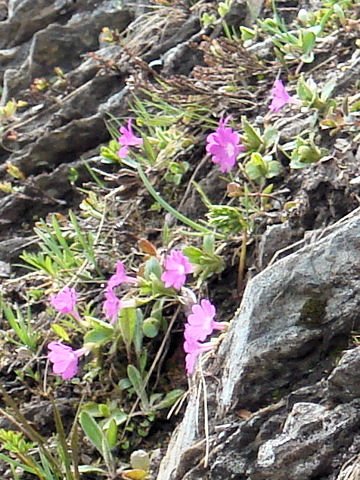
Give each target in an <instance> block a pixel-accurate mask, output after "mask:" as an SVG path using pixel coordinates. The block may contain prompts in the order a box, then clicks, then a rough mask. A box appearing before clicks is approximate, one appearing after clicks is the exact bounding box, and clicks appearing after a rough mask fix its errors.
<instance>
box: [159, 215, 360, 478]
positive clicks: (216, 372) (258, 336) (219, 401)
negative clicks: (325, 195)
mask: <svg viewBox="0 0 360 480" xmlns="http://www.w3.org/2000/svg"><path fill="white" fill-rule="evenodd" d="M359 238H360V212H359V210H357V211H356V212H354V213H353V214H352V215H349V216H348V218H346V219H344V220H343V221H342V222H339V224H338V225H335V226H334V227H333V228H332V229H331V231H330V232H328V235H327V236H326V237H325V238H321V239H319V240H317V241H315V242H314V243H312V244H310V245H307V246H306V247H304V248H302V249H301V250H299V251H297V252H296V253H294V254H292V255H289V256H288V257H285V258H284V259H282V260H279V261H278V262H277V263H275V264H274V265H272V266H270V267H268V268H266V269H265V270H264V271H262V272H261V273H260V274H259V275H257V276H256V277H254V278H253V279H252V280H251V281H250V282H249V284H248V285H247V287H246V290H245V293H244V297H243V300H242V304H241V306H240V309H239V311H238V313H237V314H236V315H235V317H234V319H233V320H232V322H231V325H230V329H229V332H228V334H227V336H226V337H225V339H224V340H223V341H222V343H221V345H220V348H219V350H218V352H217V353H216V355H215V359H213V360H211V361H210V362H209V361H208V362H207V364H206V368H205V367H204V366H203V371H204V372H206V373H209V374H210V375H209V376H206V382H207V403H208V419H209V461H208V467H207V468H204V457H205V443H204V441H203V443H202V444H201V442H200V444H199V440H200V439H203V438H204V434H203V430H202V427H201V426H202V425H203V424H204V411H203V409H202V408H201V407H200V406H201V405H202V401H201V400H199V398H201V395H202V393H201V391H200V388H201V382H198V381H196V382H195V383H194V385H193V386H192V388H191V389H190V399H189V406H188V408H187V410H186V412H185V415H184V419H183V421H182V423H181V424H180V425H179V427H178V429H177V430H176V431H175V433H174V435H173V437H172V439H171V441H170V444H169V448H168V453H167V454H166V456H165V458H164V460H163V461H162V463H161V466H160V472H159V476H158V480H165V479H166V480H168V479H170V478H171V479H172V480H177V479H185V478H186V479H187V480H195V479H197V480H199V479H207V478H216V479H217V480H218V479H222V478H224V479H227V478H234V479H235V478H236V479H241V480H242V479H244V480H245V479H246V480H248V479H251V480H264V479H265V478H266V479H269V480H271V479H274V480H281V479H284V480H285V479H289V478H291V479H297V480H305V479H308V478H313V477H312V475H315V474H318V473H319V472H325V471H327V470H329V469H330V470H332V469H335V468H336V467H335V466H337V467H339V465H341V461H342V459H344V458H345V457H346V456H345V457H344V452H343V451H342V450H341V451H340V445H345V444H346V445H348V444H350V443H351V441H352V439H353V438H354V435H355V433H353V434H350V433H349V431H354V432H355V431H356V428H358V426H359V421H360V410H359V405H358V401H357V400H355V398H356V397H357V396H358V387H355V388H354V389H353V391H352V387H350V386H349V384H350V377H349V376H350V375H351V372H353V371H354V368H356V366H357V363H358V362H359V360H358V355H359V353H358V352H357V351H356V353H351V352H350V353H348V354H347V355H346V356H345V357H344V359H343V361H342V362H341V363H340V364H339V366H338V367H337V369H335V370H334V372H333V374H332V375H330V377H329V380H328V382H326V383H325V384H322V383H319V384H318V386H312V384H314V383H316V382H317V381H318V380H320V379H321V377H322V373H321V372H322V369H323V370H328V369H331V366H332V364H333V361H334V349H335V348H336V347H337V346H338V345H339V344H341V342H343V344H346V341H347V338H348V335H349V334H350V332H351V330H352V329H353V328H356V325H357V324H358V311H359V303H360V300H359V298H360V285H359V282H358V275H359V271H360V267H359V265H360V240H359ZM316 372H318V373H317V374H316ZM215 378H217V379H218V380H217V381H216V382H215V381H212V379H215ZM354 380H355V382H356V377H355V379H354ZM346 382H347V384H348V391H347V390H346V388H345V385H346ZM290 384H291V385H292V388H293V389H294V390H296V386H298V387H302V388H300V390H299V391H298V392H297V393H296V394H295V396H292V398H293V399H294V400H295V398H296V396H297V395H298V398H301V397H303V399H304V400H301V401H300V403H299V402H297V406H296V404H295V405H294V406H293V409H292V413H290V414H288V413H287V412H286V403H281V402H280V404H275V405H274V406H272V405H271V404H272V402H273V395H274V393H276V395H279V392H281V390H283V392H284V393H285V392H286V388H287V386H288V385H290ZM198 385H199V386H198ZM349 390H351V392H350V391H349ZM343 391H344V393H345V395H344V396H341V395H340V394H339V393H340V392H343ZM293 395H294V394H293ZM319 397H320V398H322V400H323V402H325V401H331V402H332V405H334V401H336V402H346V401H348V402H350V403H348V404H344V405H340V406H336V405H335V406H331V405H329V406H327V405H325V404H324V405H318V404H317V401H318V398H319ZM289 398H290V397H289ZM353 399H354V400H353ZM314 400H315V402H314ZM304 402H306V403H304ZM351 402H352V403H351ZM266 405H269V406H268V407H266V408H264V409H262V410H261V407H263V406H266ZM289 406H290V404H289ZM259 408H260V410H258V409H259ZM239 409H247V410H249V409H250V410H252V411H254V410H258V413H256V414H254V415H253V416H252V417H251V418H250V419H249V420H246V421H244V422H242V423H240V424H239V425H238V427H237V428H236V429H235V432H231V429H229V428H228V427H227V428H226V429H225V430H224V431H223V432H222V434H221V435H220V434H219V433H218V431H219V429H221V426H222V425H223V424H225V425H227V424H229V422H231V421H232V419H234V414H235V417H236V416H237V415H236V412H238V411H239ZM285 420H286V421H285ZM284 422H285V424H284ZM283 424H284V427H282V425H283ZM195 425H198V426H199V427H198V429H196V427H195ZM345 438H347V440H346V441H345ZM199 445H201V447H199V448H197V449H196V446H199ZM335 454H337V457H336V461H335V459H333V457H334V455H335ZM189 459H190V460H189ZM344 461H345V460H344ZM334 465H335V466H334ZM334 471H335V470H334ZM325 478H335V477H325Z"/></svg>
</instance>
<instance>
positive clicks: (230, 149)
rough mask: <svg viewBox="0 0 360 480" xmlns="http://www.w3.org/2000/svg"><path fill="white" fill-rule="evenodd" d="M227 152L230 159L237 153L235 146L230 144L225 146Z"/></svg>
mask: <svg viewBox="0 0 360 480" xmlns="http://www.w3.org/2000/svg"><path fill="white" fill-rule="evenodd" d="M225 151H226V154H227V156H228V157H232V156H233V155H234V153H235V148H234V145H233V144H232V143H229V142H228V143H227V144H226V146H225Z"/></svg>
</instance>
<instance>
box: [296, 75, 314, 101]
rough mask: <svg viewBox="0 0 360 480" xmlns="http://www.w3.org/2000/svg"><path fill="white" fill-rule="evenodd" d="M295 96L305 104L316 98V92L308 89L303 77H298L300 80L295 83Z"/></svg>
mask: <svg viewBox="0 0 360 480" xmlns="http://www.w3.org/2000/svg"><path fill="white" fill-rule="evenodd" d="M296 90H297V95H298V97H299V98H300V100H303V101H305V102H312V101H313V99H314V98H315V97H316V93H317V92H316V90H314V89H312V88H310V86H309V85H308V84H307V83H306V82H305V79H304V76H303V75H300V78H299V80H298V82H297V89H296Z"/></svg>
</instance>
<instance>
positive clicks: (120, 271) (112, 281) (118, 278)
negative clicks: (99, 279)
mask: <svg viewBox="0 0 360 480" xmlns="http://www.w3.org/2000/svg"><path fill="white" fill-rule="evenodd" d="M121 283H137V280H136V278H133V277H129V275H126V274H125V267H124V264H123V263H122V262H121V261H120V260H118V261H117V263H116V272H115V273H114V275H111V277H110V278H109V281H108V283H107V288H111V289H112V288H114V287H117V286H118V285H120V284H121Z"/></svg>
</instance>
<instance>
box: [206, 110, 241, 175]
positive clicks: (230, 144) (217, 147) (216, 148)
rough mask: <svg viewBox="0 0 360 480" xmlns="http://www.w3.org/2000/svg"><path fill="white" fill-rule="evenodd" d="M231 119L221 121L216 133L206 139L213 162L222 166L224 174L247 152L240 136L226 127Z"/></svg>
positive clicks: (207, 149)
mask: <svg viewBox="0 0 360 480" xmlns="http://www.w3.org/2000/svg"><path fill="white" fill-rule="evenodd" d="M229 119H230V117H226V118H225V120H224V119H221V120H220V122H219V126H218V128H217V129H216V130H215V132H213V133H210V134H209V135H208V136H207V138H206V143H207V145H206V151H207V152H208V153H210V154H211V155H212V161H213V162H214V163H218V164H219V165H220V169H221V171H222V172H229V171H230V170H231V169H232V168H233V167H234V165H235V162H236V158H237V156H238V155H239V153H240V152H244V151H245V150H246V148H245V146H244V145H242V144H241V143H240V135H239V134H238V133H237V132H234V131H233V129H232V128H231V127H226V126H225V125H226V124H227V123H228V121H229Z"/></svg>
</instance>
